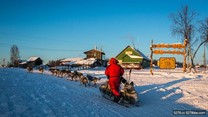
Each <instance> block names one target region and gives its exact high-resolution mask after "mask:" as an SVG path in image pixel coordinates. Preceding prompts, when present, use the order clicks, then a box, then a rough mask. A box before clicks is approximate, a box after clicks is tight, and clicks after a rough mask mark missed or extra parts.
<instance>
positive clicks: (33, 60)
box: [19, 57, 43, 68]
mask: <svg viewBox="0 0 208 117" xmlns="http://www.w3.org/2000/svg"><path fill="white" fill-rule="evenodd" d="M42 64H43V60H42V59H41V58H40V57H30V58H29V59H28V60H27V61H23V62H21V63H19V66H20V67H22V68H26V67H35V66H38V65H42Z"/></svg>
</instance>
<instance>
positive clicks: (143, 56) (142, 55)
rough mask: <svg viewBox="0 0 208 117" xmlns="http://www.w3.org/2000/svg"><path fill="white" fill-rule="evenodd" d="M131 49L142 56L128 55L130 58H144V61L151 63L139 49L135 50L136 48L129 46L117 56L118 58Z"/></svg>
mask: <svg viewBox="0 0 208 117" xmlns="http://www.w3.org/2000/svg"><path fill="white" fill-rule="evenodd" d="M129 47H130V48H131V49H133V50H134V51H135V52H137V53H138V54H139V55H140V56H137V55H131V54H127V55H128V56H129V57H130V58H143V59H146V60H149V61H150V59H149V58H148V57H147V56H145V55H144V54H143V53H142V52H141V51H139V50H138V49H135V48H133V47H131V46H129V45H128V46H127V47H126V48H125V49H123V50H122V51H121V52H120V53H119V54H118V55H117V56H116V58H117V57H118V56H119V55H120V54H121V53H122V52H123V51H125V50H126V49H127V48H129Z"/></svg>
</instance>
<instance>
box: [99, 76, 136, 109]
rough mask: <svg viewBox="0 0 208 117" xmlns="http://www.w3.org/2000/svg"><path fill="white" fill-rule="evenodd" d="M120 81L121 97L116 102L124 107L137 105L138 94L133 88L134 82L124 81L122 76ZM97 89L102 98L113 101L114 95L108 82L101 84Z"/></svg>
mask: <svg viewBox="0 0 208 117" xmlns="http://www.w3.org/2000/svg"><path fill="white" fill-rule="evenodd" d="M121 82H122V84H123V88H122V89H121V90H120V94H121V99H120V101H119V102H117V103H118V104H120V105H123V106H125V107H129V106H138V101H139V96H138V94H137V92H136V90H135V88H134V83H133V82H131V83H129V82H126V80H125V79H124V78H121ZM99 90H100V93H101V94H102V96H103V97H104V98H106V99H108V100H110V101H114V99H115V96H114V95H113V93H112V92H111V90H110V86H109V84H108V82H106V83H104V84H101V85H100V87H99Z"/></svg>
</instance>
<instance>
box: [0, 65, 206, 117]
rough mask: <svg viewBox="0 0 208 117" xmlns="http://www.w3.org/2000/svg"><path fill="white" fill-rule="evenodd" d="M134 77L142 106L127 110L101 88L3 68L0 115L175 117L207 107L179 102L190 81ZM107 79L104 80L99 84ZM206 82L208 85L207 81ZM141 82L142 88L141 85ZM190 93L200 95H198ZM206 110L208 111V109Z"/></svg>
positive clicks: (2, 116)
mask: <svg viewBox="0 0 208 117" xmlns="http://www.w3.org/2000/svg"><path fill="white" fill-rule="evenodd" d="M93 71H94V70H90V71H87V72H86V73H94V75H100V76H102V77H103V70H95V71H94V72H93ZM82 72H85V71H82ZM132 77H135V78H132V80H135V82H136V85H139V86H136V90H137V92H139V96H140V102H141V103H140V106H139V107H131V108H125V107H122V106H120V105H117V104H115V103H112V102H111V101H109V100H106V99H105V98H103V97H102V96H101V94H100V92H99V89H98V88H95V87H84V86H79V82H74V81H69V80H66V79H65V78H57V77H55V76H52V75H49V74H38V73H28V72H27V71H26V70H24V69H15V68H0V116H1V117H10V116H17V117H18V116H23V117H28V116H40V117H42V116H52V117H53V116H54V117H55V116H56V117H57V116H60V117H62V116H68V117H94V116H95V117H126V116H128V117H142V116H145V117H148V116H149V117H158V116H160V117H167V116H175V115H173V110H203V108H204V106H203V108H199V107H196V106H193V105H190V104H186V102H183V103H182V102H180V98H182V97H183V93H181V92H183V90H181V87H180V86H178V85H180V84H183V83H186V82H189V81H191V80H192V79H190V78H179V79H172V80H169V81H168V82H167V81H161V82H159V83H158V84H157V83H154V84H153V83H150V82H151V80H149V81H148V79H146V81H145V79H140V81H141V82H137V81H136V78H137V75H136V73H135V75H132ZM105 80H106V79H105V78H102V79H101V81H100V83H102V82H105ZM205 81H206V83H207V80H205ZM142 82H143V85H141V84H140V83H142ZM145 83H146V84H145ZM205 85H207V84H205ZM184 89H186V88H184ZM187 92H189V91H187ZM189 93H194V95H196V96H197V95H198V94H197V93H196V92H189ZM204 93H207V92H204ZM204 93H203V94H202V98H203V99H201V100H199V101H205V102H204V103H207V101H206V98H205V97H203V96H204V95H205V94H204ZM187 95H188V94H187ZM190 98H191V97H190ZM196 98H197V97H196ZM182 99H183V98H182ZM178 100H179V101H178ZM184 100H185V99H184ZM188 101H190V100H188ZM205 110H207V108H206V106H205ZM184 116H185V115H184ZM192 116H194V115H192ZM201 116H206V115H201ZM201 116H200V117H201Z"/></svg>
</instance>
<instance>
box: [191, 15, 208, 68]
mask: <svg viewBox="0 0 208 117" xmlns="http://www.w3.org/2000/svg"><path fill="white" fill-rule="evenodd" d="M199 33H200V35H201V36H200V39H201V43H200V44H199V46H198V47H197V49H196V51H195V52H194V54H193V59H194V58H195V55H196V53H197V51H198V50H199V48H200V47H201V46H202V45H203V44H204V65H205V66H206V54H205V47H208V46H207V44H208V17H207V18H205V20H203V21H201V22H200V27H199Z"/></svg>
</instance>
